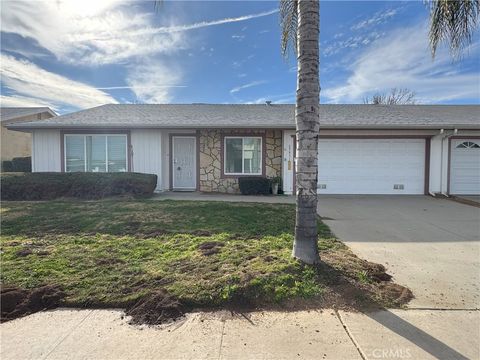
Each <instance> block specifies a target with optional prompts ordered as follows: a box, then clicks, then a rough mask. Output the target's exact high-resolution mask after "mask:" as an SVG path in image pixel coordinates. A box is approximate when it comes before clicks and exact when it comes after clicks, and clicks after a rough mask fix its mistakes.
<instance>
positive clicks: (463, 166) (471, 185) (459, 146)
mask: <svg viewBox="0 0 480 360" xmlns="http://www.w3.org/2000/svg"><path fill="white" fill-rule="evenodd" d="M478 146H480V139H473V140H472V139H454V140H452V143H451V148H450V193H451V194H453V195H480V148H479V147H478Z"/></svg>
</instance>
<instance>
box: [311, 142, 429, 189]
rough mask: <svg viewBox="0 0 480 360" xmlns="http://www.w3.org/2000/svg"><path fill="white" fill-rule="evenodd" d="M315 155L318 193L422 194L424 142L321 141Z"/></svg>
mask: <svg viewBox="0 0 480 360" xmlns="http://www.w3.org/2000/svg"><path fill="white" fill-rule="evenodd" d="M318 156H319V160H318V165H319V169H318V171H319V179H318V185H319V189H318V193H320V194H423V192H424V176H425V170H424V169H425V140H424V139H321V140H320V141H319V152H318ZM395 184H397V185H403V189H394V185H395Z"/></svg>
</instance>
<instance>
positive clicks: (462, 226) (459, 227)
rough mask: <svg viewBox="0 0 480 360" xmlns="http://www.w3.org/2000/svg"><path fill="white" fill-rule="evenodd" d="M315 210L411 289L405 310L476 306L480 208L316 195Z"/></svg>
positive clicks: (426, 200)
mask: <svg viewBox="0 0 480 360" xmlns="http://www.w3.org/2000/svg"><path fill="white" fill-rule="evenodd" d="M318 212H319V214H320V216H321V217H323V218H324V221H325V223H326V224H328V225H329V226H330V228H331V229H332V231H333V232H334V233H335V235H336V236H337V237H338V238H340V239H341V240H342V241H344V242H345V243H346V244H347V245H348V246H349V247H350V248H351V249H352V250H353V251H354V252H355V253H356V254H357V255H358V256H360V257H362V258H364V259H367V260H370V261H373V262H377V263H381V264H384V265H385V266H386V267H387V270H388V272H389V273H390V274H392V275H393V276H394V278H395V281H396V282H398V283H400V284H403V285H406V286H408V287H409V288H410V289H411V290H412V291H413V293H414V294H415V299H414V300H413V301H412V302H411V303H410V304H409V307H410V308H431V309H478V308H480V299H479V293H480V288H479V287H480V208H477V207H473V206H470V205H465V204H460V203H457V202H454V201H450V200H447V199H436V198H432V197H427V196H321V197H320V198H319V205H318Z"/></svg>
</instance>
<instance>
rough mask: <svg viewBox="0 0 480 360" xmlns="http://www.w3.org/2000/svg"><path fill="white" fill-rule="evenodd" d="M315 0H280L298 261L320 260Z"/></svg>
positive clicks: (317, 56)
mask: <svg viewBox="0 0 480 360" xmlns="http://www.w3.org/2000/svg"><path fill="white" fill-rule="evenodd" d="M319 17H320V4H319V1H318V0H314V1H312V0H281V1H280V23H281V28H282V29H281V30H282V52H283V55H284V56H287V53H288V50H289V45H290V46H293V49H294V50H295V52H296V55H297V69H298V70H297V100H296V105H295V124H296V138H297V145H296V161H295V170H296V204H297V206H296V217H295V240H294V243H293V251H292V256H293V257H295V258H297V259H299V260H300V261H302V262H305V263H308V264H314V263H317V262H319V261H320V257H319V254H318V246H317V178H318V160H317V158H318V135H319V130H320V117H319V107H320V106H319V103H320V81H319V77H320V75H319V33H320V18H319Z"/></svg>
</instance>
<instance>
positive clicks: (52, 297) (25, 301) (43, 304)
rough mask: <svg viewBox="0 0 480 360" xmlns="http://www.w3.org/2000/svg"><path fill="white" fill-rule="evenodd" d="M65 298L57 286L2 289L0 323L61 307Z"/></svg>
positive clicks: (5, 287)
mask: <svg viewBox="0 0 480 360" xmlns="http://www.w3.org/2000/svg"><path fill="white" fill-rule="evenodd" d="M64 297H65V294H64V292H63V291H62V290H61V289H60V288H58V287H57V286H51V285H47V286H42V287H38V288H35V289H29V290H26V289H20V288H17V287H7V286H1V287H0V305H1V317H0V322H5V321H8V320H12V319H15V318H18V317H22V316H25V315H29V314H33V313H35V312H37V311H41V310H46V309H52V308H55V307H57V306H59V305H60V304H61V303H62V300H63V298H64Z"/></svg>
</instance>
